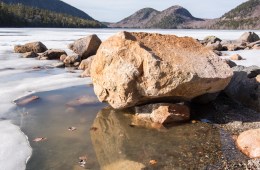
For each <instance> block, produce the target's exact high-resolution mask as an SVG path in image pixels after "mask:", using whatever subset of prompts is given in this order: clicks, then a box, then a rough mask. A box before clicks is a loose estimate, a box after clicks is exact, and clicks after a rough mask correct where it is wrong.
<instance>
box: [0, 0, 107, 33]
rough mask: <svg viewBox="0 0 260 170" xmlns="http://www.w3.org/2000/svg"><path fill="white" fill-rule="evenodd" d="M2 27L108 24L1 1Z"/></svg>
mask: <svg viewBox="0 0 260 170" xmlns="http://www.w3.org/2000/svg"><path fill="white" fill-rule="evenodd" d="M0 27H59V28H103V27H106V26H105V25H104V24H102V23H100V22H98V21H95V20H89V19H83V18H80V17H75V16H72V15H69V14H64V13H57V12H54V11H49V10H45V9H39V8H36V7H29V6H25V5H22V4H6V3H4V2H1V1H0Z"/></svg>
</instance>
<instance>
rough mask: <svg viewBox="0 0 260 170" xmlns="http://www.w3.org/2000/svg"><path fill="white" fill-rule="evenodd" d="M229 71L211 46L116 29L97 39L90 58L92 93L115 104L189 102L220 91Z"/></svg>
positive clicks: (181, 39)
mask: <svg viewBox="0 0 260 170" xmlns="http://www.w3.org/2000/svg"><path fill="white" fill-rule="evenodd" d="M232 75H233V72H232V70H231V69H230V67H229V66H228V65H227V64H226V63H225V61H224V60H222V59H221V58H220V57H219V56H217V55H216V54H214V53H213V51H212V50H209V49H207V48H205V47H204V46H202V45H201V44H200V43H198V42H197V41H196V40H194V39H193V38H190V37H177V36H175V35H161V34H151V33H130V32H120V33H118V34H116V35H114V36H112V37H110V38H109V39H107V40H106V41H104V42H103V43H102V44H101V46H100V48H99V50H98V52H97V54H96V55H95V57H94V59H93V61H92V63H91V78H92V80H93V85H94V90H95V93H96V95H97V96H98V98H99V100H100V101H107V102H108V103H109V104H110V105H111V106H112V107H114V108H116V109H121V108H127V107H132V106H135V105H140V104H146V103H158V102H166V103H167V102H169V101H170V102H181V101H190V100H192V99H193V98H195V97H198V96H201V95H203V94H207V93H216V92H219V91H221V90H223V89H224V88H225V87H226V86H227V85H228V83H229V81H230V80H231V77H232ZM208 102H210V101H208Z"/></svg>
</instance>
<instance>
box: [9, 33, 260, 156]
mask: <svg viewBox="0 0 260 170" xmlns="http://www.w3.org/2000/svg"><path fill="white" fill-rule="evenodd" d="M259 46H260V39H259V36H258V35H257V34H255V33H253V32H248V33H245V34H243V35H242V36H241V37H240V38H239V39H238V40H234V41H222V40H221V39H219V38H217V37H215V36H209V37H206V38H205V39H204V40H203V41H196V40H195V39H193V38H189V37H177V36H175V35H161V34H155V33H154V34H152V33H133V32H119V33H117V34H115V35H114V36H112V37H110V38H109V39H107V40H106V41H104V42H101V40H100V39H99V38H98V37H97V36H96V35H91V36H88V37H85V38H81V39H79V40H76V41H75V42H74V43H72V44H70V45H69V46H68V47H69V48H70V49H71V50H72V51H73V52H74V53H76V54H75V55H70V56H67V54H66V52H65V51H63V50H58V49H49V50H48V49H47V48H46V46H44V45H43V44H42V43H40V42H35V43H29V44H25V45H24V46H15V48H14V49H15V52H19V53H24V56H28V57H32V58H33V57H34V58H35V57H37V58H38V59H44V60H45V59H48V60H53V59H56V60H60V61H62V63H61V64H59V65H57V67H64V66H66V67H71V66H72V67H78V69H81V70H84V72H83V73H82V74H81V76H82V77H89V76H90V77H91V79H92V82H93V86H94V91H95V93H96V95H97V97H98V99H99V100H100V101H101V102H108V103H109V104H110V105H111V106H112V107H113V108H114V109H126V108H134V110H135V114H136V115H135V117H136V118H137V119H138V120H141V121H145V122H152V123H158V124H162V125H163V124H170V123H176V122H185V121H189V120H190V111H191V110H190V107H189V105H190V103H209V102H212V101H214V100H215V99H216V98H217V96H218V95H219V94H222V95H225V96H228V98H230V99H231V100H233V101H235V102H238V103H241V104H242V105H244V106H246V107H248V108H250V109H253V110H255V111H257V112H260V87H259V85H260V83H259V82H260V81H259V75H260V68H259V67H257V66H252V67H243V66H237V65H236V64H235V63H234V62H232V61H230V60H224V59H221V57H219V56H218V55H221V51H225V50H229V51H235V50H242V49H259ZM217 54H218V55H217ZM231 59H232V60H241V59H243V58H242V57H241V56H238V55H236V56H232V58H231ZM258 156H259V157H260V155H258Z"/></svg>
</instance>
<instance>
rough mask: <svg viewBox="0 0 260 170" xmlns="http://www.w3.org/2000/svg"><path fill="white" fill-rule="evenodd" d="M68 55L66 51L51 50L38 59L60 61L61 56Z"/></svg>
mask: <svg viewBox="0 0 260 170" xmlns="http://www.w3.org/2000/svg"><path fill="white" fill-rule="evenodd" d="M64 54H65V55H67V53H66V52H65V51H64V50H59V49H50V50H47V51H45V52H44V53H42V54H41V55H40V56H39V57H38V58H39V59H41V60H59V59H60V57H61V55H64Z"/></svg>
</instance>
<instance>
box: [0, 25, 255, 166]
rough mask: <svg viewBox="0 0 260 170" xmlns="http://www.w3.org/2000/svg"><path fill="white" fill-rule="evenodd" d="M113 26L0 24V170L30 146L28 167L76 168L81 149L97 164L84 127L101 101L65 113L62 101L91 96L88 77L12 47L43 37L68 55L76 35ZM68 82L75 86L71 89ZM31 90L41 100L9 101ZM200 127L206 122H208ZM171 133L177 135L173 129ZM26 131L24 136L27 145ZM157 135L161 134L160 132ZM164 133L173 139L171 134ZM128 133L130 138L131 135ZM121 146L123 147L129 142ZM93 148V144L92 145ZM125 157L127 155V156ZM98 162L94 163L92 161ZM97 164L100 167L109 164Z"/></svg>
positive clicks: (20, 161) (230, 34) (201, 33)
mask: <svg viewBox="0 0 260 170" xmlns="http://www.w3.org/2000/svg"><path fill="white" fill-rule="evenodd" d="M118 31H122V29H46V28H42V29H39V28H0V63H1V64H0V89H1V90H0V125H1V126H3V127H10V128H0V134H1V135H2V138H4V140H3V141H4V142H1V143H0V148H1V151H0V167H1V169H8V170H9V169H10V170H16V169H24V167H25V163H26V160H27V159H28V158H29V157H30V155H31V148H30V147H32V149H33V154H32V157H31V159H30V161H29V162H28V164H27V169H73V168H74V169H77V168H79V167H78V165H77V157H78V156H81V155H82V154H85V153H86V154H87V156H88V157H89V160H90V161H89V164H87V165H88V166H89V167H90V168H92V169H98V168H99V163H100V161H99V160H100V158H99V157H100V156H99V155H100V154H97V159H96V156H95V153H94V149H93V148H92V142H91V140H90V136H89V128H90V127H91V126H92V122H93V121H94V118H95V116H96V114H97V112H98V111H99V110H101V108H102V107H103V105H101V104H96V105H89V106H84V107H83V106H82V107H80V108H76V109H75V110H74V109H69V111H68V112H66V109H67V108H66V106H64V104H65V103H66V102H67V100H71V99H72V98H73V97H77V95H82V93H83V94H86V95H94V94H93V92H92V90H91V89H92V88H91V87H84V85H86V84H89V83H90V82H91V80H90V79H89V78H86V79H81V78H79V77H78V76H79V74H80V71H76V73H70V72H67V70H66V69H58V68H55V69H49V68H48V67H47V66H48V65H50V64H52V63H54V62H56V61H38V60H35V59H23V58H21V57H20V55H19V54H15V53H13V46H14V45H16V44H24V43H27V42H31V41H42V42H43V43H44V44H45V45H46V46H47V47H48V48H58V49H64V50H66V52H67V53H68V54H71V53H72V51H70V50H69V49H68V48H67V45H68V44H69V43H71V42H73V41H74V40H76V39H78V38H81V37H83V36H87V35H89V34H93V33H94V34H97V35H98V36H99V37H100V38H101V39H102V40H105V39H106V38H108V37H109V36H111V35H113V34H114V33H116V32H118ZM128 31H142V32H158V33H162V34H176V35H178V36H191V37H194V38H198V39H203V38H204V37H205V36H208V35H216V36H218V37H219V38H221V39H236V38H238V37H239V36H240V35H241V34H242V33H243V32H245V31H221V30H220V31H215V30H128ZM257 33H258V34H260V31H257ZM238 53H239V52H238ZM250 56H251V57H252V58H254V57H257V56H258V57H259V53H258V52H252V53H250ZM250 61H251V60H250ZM256 61H257V62H255V65H260V63H258V60H256ZM35 66H43V67H45V69H40V70H35V69H33V67H35ZM72 86H75V87H77V88H78V89H77V90H75V89H73V88H72ZM63 88H65V89H63ZM66 88H68V89H66ZM61 89H63V90H61ZM53 90H54V91H53ZM44 91H45V92H44ZM32 94H37V95H39V96H41V98H42V99H41V100H39V101H38V102H36V103H33V104H32V105H28V106H26V107H25V108H17V107H16V106H15V105H14V104H13V103H12V101H14V100H15V99H17V98H19V97H22V96H27V95H32ZM54 94H57V95H58V96H60V98H59V97H58V96H56V97H58V99H57V100H53V99H50V98H51V97H48V96H53V95H54ZM46 98H48V99H46ZM54 98H55V97H54ZM26 112H28V113H29V114H25V115H24V114H23V113H26ZM70 112H72V114H70ZM80 119H83V123H80V122H81V121H80ZM6 120H11V121H6ZM84 121H85V122H84ZM107 123H111V122H107ZM14 124H16V125H17V126H15V125H14ZM112 125H113V124H112ZM112 125H111V127H112ZM68 126H77V127H78V128H79V129H78V130H77V131H76V132H75V133H74V132H72V133H70V132H68V131H67V127H68ZM183 126H184V127H186V126H187V127H188V128H187V129H190V128H191V127H192V126H191V125H183ZM189 126H190V127H189ZM203 126H204V125H203ZM205 128H211V127H208V125H207V126H206V127H205ZM8 130H11V131H8ZM20 130H22V131H23V132H24V133H25V134H23V132H22V131H20ZM195 130H196V129H195ZM197 130H199V129H197ZM141 131H142V130H140V135H139V136H142V135H141V134H143V132H141ZM144 131H145V130H144ZM147 131H149V130H147ZM9 132H10V133H9ZM127 133H128V132H126V134H127ZM138 133H139V132H138ZM145 133H146V131H145ZM150 133H151V134H152V135H155V134H156V133H154V132H152V131H151V132H149V133H147V134H150ZM172 133H173V134H176V133H177V132H176V133H175V132H172ZM214 133H215V132H214ZM4 134H9V135H4ZM216 134H217V133H216ZM26 135H27V136H28V137H29V142H30V146H29V144H28V140H27V137H26ZM176 135H177V134H176ZM38 136H46V137H47V138H48V140H47V141H44V142H42V143H34V142H32V139H33V138H35V137H38ZM158 136H159V137H161V136H160V135H158ZM169 137H171V138H172V136H170V135H169ZM131 138H134V136H132V137H131ZM113 140H114V139H113ZM152 140H155V139H152ZM12 141H16V142H12ZM126 145H127V146H128V145H129V144H126ZM103 146H104V145H103ZM103 146H102V147H103ZM158 146H159V144H158ZM158 146H155V147H158ZM131 147H132V146H131ZM94 148H95V149H96V145H95V144H94ZM108 149H109V148H108ZM112 149H113V148H112ZM136 149H138V148H136ZM18 150H19V151H21V152H19V153H21V154H17V151H18ZM132 151H133V152H132ZM135 151H136V150H135V148H134V149H131V150H130V151H127V153H131V152H132V153H134V152H135ZM7 152H8V153H9V155H13V156H12V159H10V158H9V159H3V158H6V155H5V153H7ZM108 153H109V152H108ZM136 153H139V152H136ZM129 157H131V158H130V159H129ZM132 157H135V155H133V156H128V154H127V155H126V159H124V160H131V161H136V160H135V159H132ZM101 159H102V158H101ZM120 159H121V158H120ZM147 159H148V158H147ZM158 159H159V158H158ZM97 161H98V162H99V163H97ZM14 162H15V163H14ZM100 164H101V166H102V167H103V166H106V165H107V164H108V163H104V164H103V163H100ZM142 164H147V160H143V161H142Z"/></svg>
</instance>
